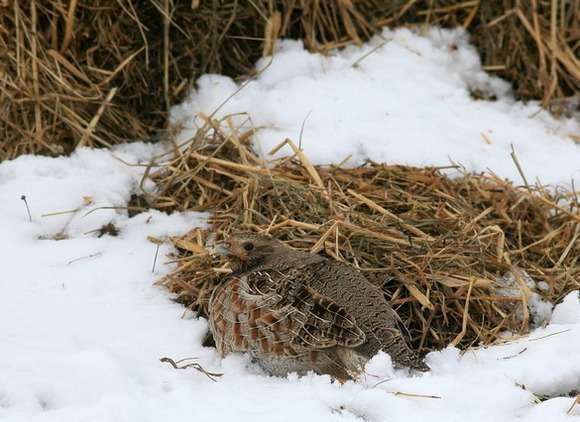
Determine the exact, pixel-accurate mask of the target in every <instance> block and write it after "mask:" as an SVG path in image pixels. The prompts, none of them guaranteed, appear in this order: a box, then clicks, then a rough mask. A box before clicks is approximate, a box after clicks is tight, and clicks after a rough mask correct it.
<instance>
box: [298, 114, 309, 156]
mask: <svg viewBox="0 0 580 422" xmlns="http://www.w3.org/2000/svg"><path fill="white" fill-rule="evenodd" d="M311 114H312V110H310V111H309V112H308V114H307V115H306V117H305V118H304V120H302V126H300V135H299V136H298V149H299V150H301V151H302V135H303V134H304V125H306V120H308V118H309V117H310V115H311Z"/></svg>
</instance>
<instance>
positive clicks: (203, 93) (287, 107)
mask: <svg viewBox="0 0 580 422" xmlns="http://www.w3.org/2000/svg"><path fill="white" fill-rule="evenodd" d="M383 36H384V37H386V38H388V39H391V41H390V42H389V43H388V44H386V45H384V46H383V47H382V48H380V49H379V50H377V51H376V52H374V53H373V54H371V55H369V56H368V57H367V58H365V59H364V60H363V61H361V62H360V64H359V65H358V66H357V68H352V66H351V65H352V63H353V62H354V61H355V60H356V59H358V58H359V57H361V56H362V55H363V54H364V53H365V52H367V51H369V50H370V49H371V48H372V46H376V45H378V43H379V42H380V41H379V40H378V39H377V40H374V41H373V42H371V43H370V44H369V45H367V46H365V47H363V48H362V49H358V48H348V49H346V50H344V51H342V52H337V53H335V54H334V55H332V56H331V57H328V58H324V57H322V56H319V55H313V54H308V53H306V52H304V51H303V49H302V47H301V45H300V44H299V43H297V42H290V41H286V42H282V43H281V44H280V50H279V52H278V54H277V55H276V57H275V60H274V61H273V63H272V65H271V66H270V67H269V68H268V69H267V70H266V71H265V72H263V73H262V74H261V75H260V76H259V77H258V78H257V80H256V81H254V82H252V83H250V84H249V85H248V86H247V87H246V88H244V89H243V90H242V91H240V93H239V94H238V95H236V96H235V97H234V98H233V99H232V101H230V102H229V103H228V104H227V105H226V106H225V107H224V109H222V110H221V111H220V113H222V114H225V113H231V112H235V111H248V112H250V115H251V118H252V120H253V122H254V123H255V124H257V125H259V126H261V127H263V129H262V130H261V131H260V132H259V139H258V140H256V142H257V143H259V146H260V148H262V149H263V150H264V151H267V150H268V148H269V147H270V146H272V145H273V144H275V143H278V142H279V141H280V140H281V139H283V138H284V137H285V136H289V137H291V138H293V139H295V140H296V139H297V137H298V133H299V131H300V126H301V125H302V122H303V120H304V118H305V116H306V115H307V113H308V112H309V111H310V110H312V113H311V115H310V117H309V118H308V120H307V122H306V125H305V132H304V139H303V146H304V147H305V149H306V151H307V153H308V154H309V155H310V156H311V157H313V158H314V159H315V160H316V161H317V162H331V161H340V160H342V159H343V158H344V156H345V155H348V154H350V153H351V152H354V153H355V155H356V156H355V157H354V158H353V161H352V163H355V162H357V161H358V162H360V160H362V159H363V158H364V157H366V156H369V157H371V158H373V159H375V160H387V161H390V162H408V163H412V164H422V163H431V164H447V155H449V156H450V157H452V158H453V159H456V160H459V161H461V162H462V163H463V164H464V165H466V166H468V167H469V168H471V169H475V170H483V169H485V168H486V167H490V168H492V169H493V170H494V171H495V172H497V173H498V174H501V175H503V176H507V177H512V178H514V179H517V177H518V176H517V174H515V173H514V169H513V167H512V166H513V164H511V162H510V161H509V149H508V146H509V143H510V142H512V143H514V145H515V147H516V150H517V153H518V156H519V158H520V161H522V163H523V165H524V168H525V170H526V172H527V174H528V177H529V178H532V177H536V176H537V177H541V178H542V180H543V181H544V182H549V181H552V182H554V181H568V180H569V178H570V176H573V175H574V176H577V175H578V167H579V163H580V160H579V159H578V158H579V155H578V154H579V151H580V148H578V146H576V145H573V144H572V143H571V142H569V141H567V140H566V136H567V134H568V133H571V132H575V133H577V132H578V124H577V123H574V122H573V121H571V120H568V121H557V120H554V119H553V118H551V117H549V116H547V115H546V114H544V113H536V114H535V115H534V117H532V118H530V117H529V115H530V114H532V112H535V106H534V105H527V106H524V105H522V104H519V103H517V102H515V101H513V100H511V99H510V97H509V95H508V94H507V87H506V85H505V83H502V82H501V81H499V80H497V79H495V78H491V77H489V76H488V75H486V74H484V73H483V72H482V71H481V69H480V66H479V63H478V61H477V59H476V56H475V55H474V52H473V50H472V49H471V47H469V45H468V44H467V41H466V37H465V36H464V35H463V34H462V33H461V32H459V31H452V32H447V31H437V30H432V31H431V32H429V33H428V34H427V36H418V35H414V34H413V33H411V32H409V31H406V30H399V31H396V32H389V31H385V33H384V34H383ZM452 42H453V43H455V44H456V45H457V47H458V48H457V49H456V50H453V49H450V48H449V45H450V43H452ZM263 65H264V62H262V63H260V64H258V67H260V66H263ZM475 85H477V86H478V87H479V88H480V89H488V90H491V91H493V92H495V93H496V95H497V96H498V98H499V100H498V101H496V102H493V103H492V102H483V101H473V100H471V99H470V98H469V96H468V94H467V87H468V86H475ZM236 87H237V86H236V85H235V84H234V83H233V82H232V81H231V80H228V79H227V78H224V77H219V76H216V75H213V76H205V77H203V78H202V79H201V80H200V81H199V89H198V91H196V92H195V93H193V94H192V96H191V98H190V99H189V101H188V102H186V103H184V105H183V106H182V107H180V108H179V109H176V110H175V112H174V118H175V119H176V120H180V119H186V123H187V122H188V123H189V124H191V125H193V124H195V122H194V121H193V120H191V119H190V117H191V116H192V115H193V113H194V112H195V111H202V110H203V111H206V112H208V111H210V112H211V111H213V110H212V108H215V105H216V104H218V103H220V102H222V101H223V99H225V98H226V97H227V96H228V95H229V94H230V93H231V92H232V90H235V89H236ZM187 119H190V120H187ZM329 130H330V133H329ZM486 130H487V131H489V130H493V132H490V134H489V137H490V139H491V140H492V144H491V145H487V144H485V143H482V140H481V136H480V132H481V131H486ZM190 134H191V132H188V130H184V131H183V132H182V134H181V136H182V139H184V138H185V137H187V136H190ZM161 149H162V147H160V146H152V145H146V144H141V143H136V144H131V145H125V146H120V147H117V148H115V149H114V150H112V151H107V150H92V149H87V148H82V149H79V150H78V151H76V152H75V153H74V154H72V155H71V156H70V157H60V158H47V157H36V156H22V157H20V158H18V159H15V160H12V161H6V162H3V163H0V204H2V206H1V207H0V233H2V235H1V236H0V256H1V257H2V261H1V262H2V275H1V276H0V339H1V342H0V421H2V422H4V421H8V422H19V421H23V422H24V421H25V422H34V421H58V422H69V421H83V422H84V421H122V422H124V421H139V422H147V421H159V420H164V421H181V420H212V421H231V420H236V421H256V420H276V421H298V420H306V421H308V420H313V421H314V420H316V421H370V422H375V421H376V422H378V421H385V420H386V421H408V420H429V421H433V422H436V421H445V422H449V421H464V420H470V421H474V422H477V421H486V422H487V421H490V420H493V421H500V422H501V421H513V420H524V421H540V422H544V421H546V420H549V421H567V422H569V421H572V420H580V406H577V407H576V408H574V409H573V410H572V411H571V412H570V414H569V415H567V414H566V412H567V411H568V409H569V408H570V406H571V405H572V402H573V399H572V398H570V397H568V394H569V393H570V392H571V391H573V390H580V353H579V352H578V351H579V350H580V298H579V295H578V292H572V293H570V294H569V295H567V296H566V297H565V298H564V300H563V301H562V303H560V304H558V305H557V306H556V308H555V309H554V310H553V312H552V315H551V317H550V312H549V310H548V309H543V310H542V315H543V316H544V318H547V319H548V320H547V321H548V323H547V325H546V326H543V327H541V328H537V329H535V330H534V331H533V332H532V333H531V334H530V335H529V336H525V337H522V338H519V339H506V341H504V342H503V343H501V344H497V345H494V346H489V347H481V348H474V349H471V350H469V351H467V352H465V353H461V352H460V351H459V350H458V349H455V348H451V347H450V348H447V349H445V350H441V351H437V352H432V353H430V354H429V355H428V356H427V361H428V363H429V365H430V366H431V368H432V371H431V372H429V373H427V374H414V373H413V374H410V373H408V371H406V370H395V369H393V367H392V365H391V361H390V358H389V356H388V355H386V354H379V355H377V356H376V357H375V358H373V360H372V361H371V362H369V364H368V366H367V368H366V373H365V375H364V376H362V377H361V378H360V379H358V380H357V381H356V382H347V383H345V384H344V385H341V384H339V383H336V382H333V381H332V380H331V379H330V378H329V377H328V376H318V375H314V374H310V375H307V376H305V377H298V376H296V375H290V376H288V377H287V378H275V377H270V376H267V375H266V374H264V373H263V372H262V371H261V370H260V369H259V368H258V367H256V366H254V365H253V364H252V363H251V362H250V361H249V360H248V358H247V356H244V355H232V356H228V357H226V358H225V359H221V358H220V357H219V356H218V355H217V353H216V351H215V350H214V349H212V348H204V347H202V346H201V339H202V338H203V335H204V334H205V332H206V329H207V323H206V321H205V320H204V319H203V318H199V319H198V318H196V317H195V316H194V315H192V314H191V313H189V312H186V311H184V308H183V307H182V306H181V305H178V304H176V303H174V302H173V301H172V296H171V294H170V293H169V292H167V291H165V290H164V289H163V288H160V287H158V286H155V285H154V282H155V281H156V280H158V279H159V278H160V277H161V276H162V275H163V274H165V273H167V272H168V271H170V269H171V268H172V266H171V265H169V264H165V263H164V262H163V261H165V258H164V257H165V256H166V255H167V253H169V252H170V251H171V247H170V246H169V244H168V243H164V244H162V245H161V248H160V252H159V257H160V258H159V260H158V262H157V264H156V266H155V270H154V272H152V265H153V258H154V255H155V250H156V245H155V244H153V243H151V242H150V241H149V240H148V239H147V237H148V236H153V237H156V238H160V239H166V238H167V236H170V235H174V234H180V233H184V232H185V231H187V230H190V229H191V228H193V227H203V226H204V225H205V224H206V223H205V222H206V218H207V216H206V215H204V214H199V213H191V212H190V213H174V214H171V215H167V214H164V213H161V212H158V211H154V210H151V211H147V212H144V213H140V214H137V215H135V216H133V217H129V216H128V214H127V212H126V210H125V209H124V208H123V207H125V206H126V204H127V201H128V200H129V198H130V197H131V195H132V194H133V193H136V192H138V186H139V182H140V179H141V176H142V172H143V170H144V167H142V166H141V167H140V166H127V165H125V164H123V162H128V163H147V162H148V160H149V159H150V158H151V157H152V156H153V155H155V154H158V153H159V152H160V151H161ZM546 157H550V158H551V161H550V162H545V158H546ZM540 161H542V163H543V164H542V166H540V165H539V164H538V163H539V162H540ZM146 188H147V189H154V186H152V185H151V184H147V185H146ZM22 195H25V197H26V200H27V203H28V205H29V207H30V212H31V217H32V221H29V217H28V214H27V211H26V207H25V204H24V202H23V201H22V200H21V196H22ZM110 222H112V223H114V225H115V226H116V227H117V228H118V229H119V234H118V236H110V235H107V234H105V235H103V236H101V237H98V235H97V232H96V230H98V229H99V228H100V227H102V226H103V225H105V224H108V223H110ZM58 239H60V240H58ZM539 284H540V283H538V285H539ZM543 306H544V305H543ZM544 308H545V306H544ZM550 318H551V319H550ZM165 356H167V357H171V358H174V359H178V358H184V357H195V358H196V362H198V363H199V364H201V365H202V366H203V367H204V368H205V369H206V370H208V371H212V372H220V373H223V376H222V377H221V378H219V379H218V380H217V381H216V382H214V381H212V380H210V379H209V378H208V377H206V376H205V375H204V374H202V373H200V372H198V371H195V370H194V369H191V368H190V369H186V370H175V369H173V368H171V367H170V366H169V365H168V364H166V363H162V362H160V361H159V359H160V358H162V357H165ZM534 394H537V395H547V396H550V397H552V398H549V399H547V400H545V401H543V402H539V400H538V398H537V396H535V395H534Z"/></svg>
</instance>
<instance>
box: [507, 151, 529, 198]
mask: <svg viewBox="0 0 580 422" xmlns="http://www.w3.org/2000/svg"><path fill="white" fill-rule="evenodd" d="M510 146H511V148H512V152H511V153H510V156H511V157H512V160H513V161H514V164H515V165H516V168H517V169H518V172H519V173H520V176H522V179H523V180H524V184H525V185H526V188H527V189H528V190H530V185H529V184H528V179H526V175H525V174H524V171H523V170H522V166H521V165H520V161H519V160H518V157H517V155H516V150H515V149H514V144H510Z"/></svg>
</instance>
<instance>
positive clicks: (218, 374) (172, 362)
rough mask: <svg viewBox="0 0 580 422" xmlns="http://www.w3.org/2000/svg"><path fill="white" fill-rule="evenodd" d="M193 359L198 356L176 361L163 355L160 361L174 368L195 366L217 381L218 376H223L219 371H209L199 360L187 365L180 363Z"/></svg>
mask: <svg viewBox="0 0 580 422" xmlns="http://www.w3.org/2000/svg"><path fill="white" fill-rule="evenodd" d="M192 359H196V358H185V359H180V360H178V361H177V362H175V361H174V360H173V359H171V358H168V357H163V358H161V359H159V361H160V362H163V363H168V364H170V365H171V366H173V369H187V368H194V369H195V370H197V371H199V372H201V373H202V374H205V376H207V377H208V378H209V379H210V380H212V381H214V382H216V381H217V380H216V378H219V377H221V376H223V374H220V373H217V372H208V371H206V370H205V369H204V368H203V367H202V366H201V365H200V364H199V363H197V362H192V363H188V364H185V365H179V364H181V363H183V362H184V361H187V360H192Z"/></svg>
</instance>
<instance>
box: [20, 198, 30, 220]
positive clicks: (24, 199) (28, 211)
mask: <svg viewBox="0 0 580 422" xmlns="http://www.w3.org/2000/svg"><path fill="white" fill-rule="evenodd" d="M20 199H22V200H23V201H24V205H25V206H26V212H27V213H28V221H30V222H31V223H32V215H31V214H30V208H29V207H28V201H27V200H26V195H22V196H21V197H20Z"/></svg>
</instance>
